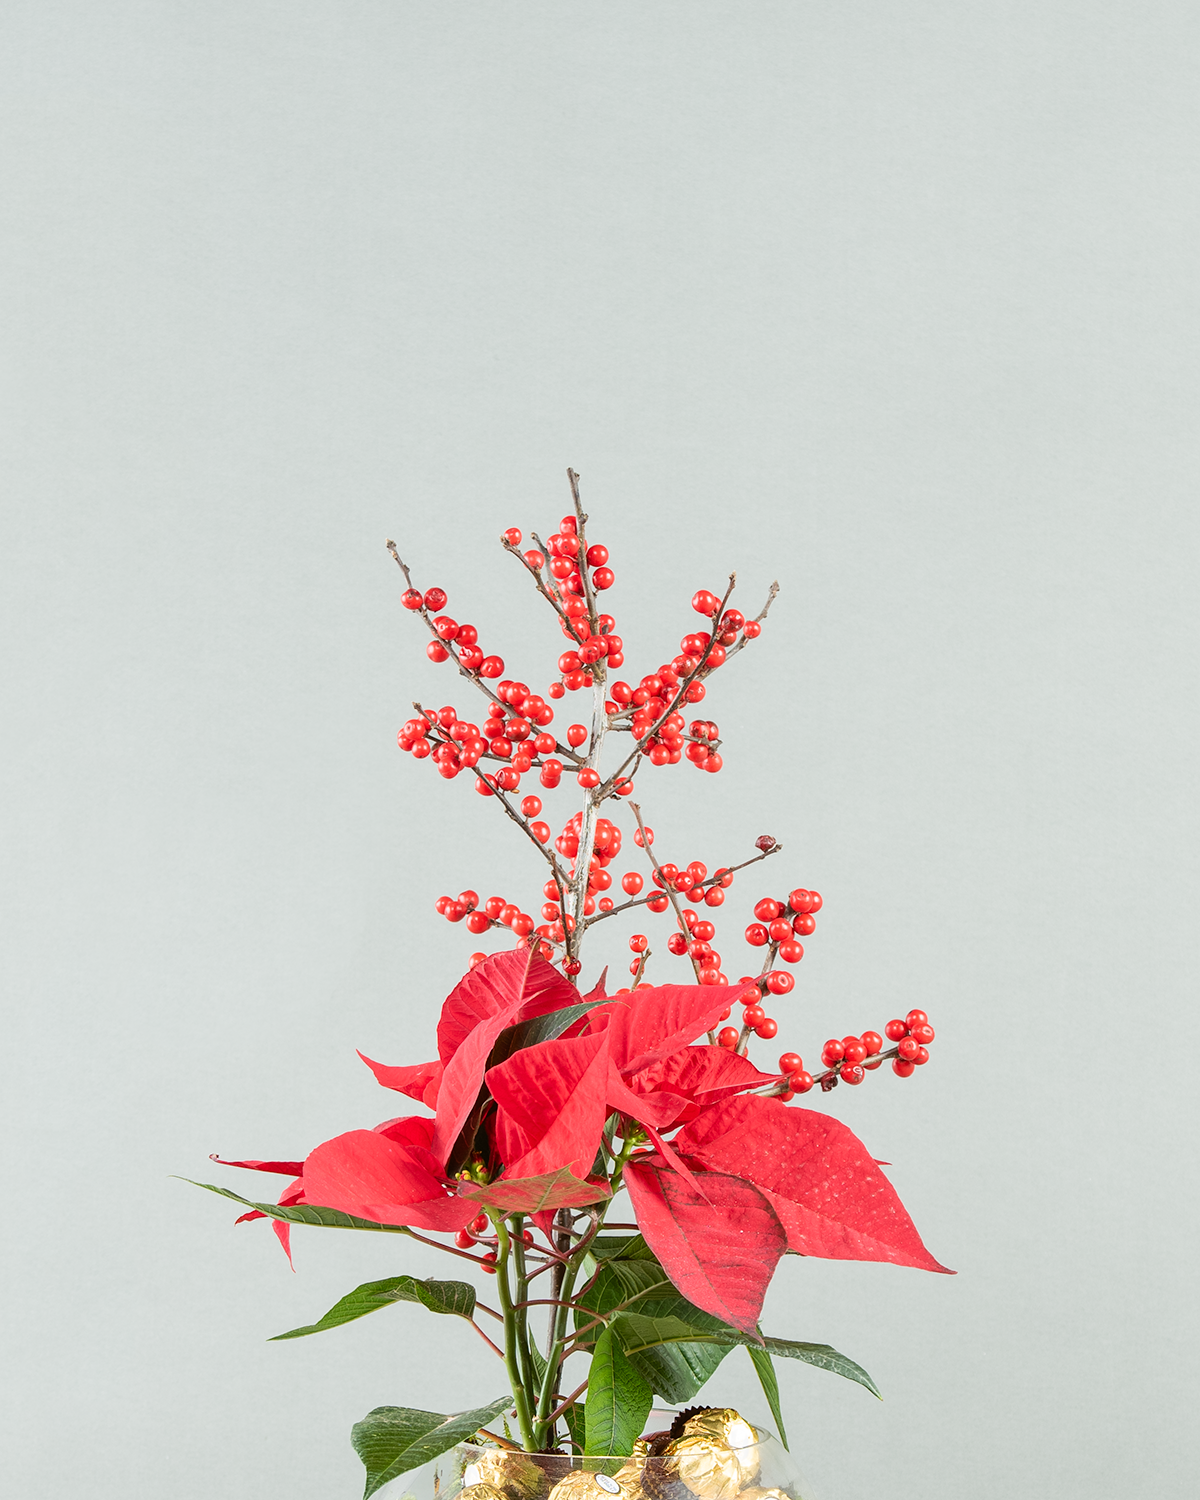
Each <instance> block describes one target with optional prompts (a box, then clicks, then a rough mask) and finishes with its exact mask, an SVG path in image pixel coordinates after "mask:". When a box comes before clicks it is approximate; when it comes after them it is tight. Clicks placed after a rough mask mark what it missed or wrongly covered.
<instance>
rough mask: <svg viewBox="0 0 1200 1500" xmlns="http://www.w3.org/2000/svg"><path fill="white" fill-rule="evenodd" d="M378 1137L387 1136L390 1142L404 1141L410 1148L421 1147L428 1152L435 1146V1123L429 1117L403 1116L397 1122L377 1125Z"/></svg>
mask: <svg viewBox="0 0 1200 1500" xmlns="http://www.w3.org/2000/svg"><path fill="white" fill-rule="evenodd" d="M375 1134H376V1135H386V1136H387V1138H388V1140H389V1141H403V1142H404V1143H405V1144H406V1145H409V1146H421V1147H422V1148H423V1149H424V1150H426V1151H428V1150H430V1149H431V1147H432V1146H433V1121H432V1120H431V1119H429V1117H428V1116H427V1115H401V1116H400V1117H399V1119H396V1120H385V1121H384V1122H383V1124H382V1125H376V1127H375Z"/></svg>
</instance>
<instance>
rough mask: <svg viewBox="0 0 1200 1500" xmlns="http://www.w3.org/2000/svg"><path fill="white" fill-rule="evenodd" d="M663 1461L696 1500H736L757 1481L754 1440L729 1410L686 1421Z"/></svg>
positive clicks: (748, 1427)
mask: <svg viewBox="0 0 1200 1500" xmlns="http://www.w3.org/2000/svg"><path fill="white" fill-rule="evenodd" d="M663 1459H664V1461H666V1460H669V1464H667V1463H665V1462H664V1467H666V1468H667V1472H668V1473H669V1474H671V1473H673V1474H674V1475H677V1476H678V1477H679V1479H680V1480H682V1481H683V1483H684V1484H685V1485H686V1486H687V1488H688V1489H689V1490H690V1491H691V1493H692V1494H693V1495H695V1496H697V1497H698V1500H736V1497H737V1496H738V1494H739V1493H740V1492H741V1491H742V1490H744V1489H745V1488H746V1487H747V1486H748V1485H751V1484H753V1482H754V1480H755V1479H757V1478H758V1471H759V1468H760V1460H759V1454H758V1436H757V1434H756V1433H755V1431H754V1428H753V1427H751V1425H750V1423H749V1422H747V1421H746V1420H745V1418H744V1417H742V1416H741V1415H740V1414H739V1413H738V1412H736V1411H734V1410H733V1409H732V1407H727V1406H717V1407H711V1408H710V1409H709V1410H708V1411H701V1412H697V1413H696V1414H695V1415H694V1416H690V1417H688V1419H687V1421H686V1422H685V1423H684V1425H683V1431H682V1433H681V1434H680V1436H679V1437H677V1438H674V1439H673V1440H672V1441H671V1442H670V1443H668V1444H667V1445H666V1448H665V1449H664V1450H663ZM661 1488H664V1489H665V1488H667V1486H661ZM662 1500H666V1496H665V1495H664V1496H663V1497H662Z"/></svg>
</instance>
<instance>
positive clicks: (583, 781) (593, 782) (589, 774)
mask: <svg viewBox="0 0 1200 1500" xmlns="http://www.w3.org/2000/svg"><path fill="white" fill-rule="evenodd" d="M575 780H576V781H577V782H578V783H579V785H580V786H582V787H586V788H587V790H588V791H591V789H592V787H594V786H599V785H600V772H599V771H597V770H595V769H594V768H593V767H592V766H584V768H583V770H582V771H580V773H579V775H578V776H576V778H575Z"/></svg>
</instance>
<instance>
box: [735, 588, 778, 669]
mask: <svg viewBox="0 0 1200 1500" xmlns="http://www.w3.org/2000/svg"><path fill="white" fill-rule="evenodd" d="M778 592H779V584H778V582H775V583H773V584H772V585H771V588H770V591H769V593H768V594H767V602H766V603H765V604H764V605H763V607H762V608H761V609H760V610H759V612H758V613H757V614H756V615H755V616H754V620H755V623H756V624H758V625H761V624H762V622H763V621H764V620H765V619H766V618H767V611H768V610H769V609H770V608H771V605H772V604H774V603H775V595H776V594H778ZM747 645H749V641H748V640H747V638H746V637H745V636H743V637H742V638H741V640H740V641H735V642H734V644H733V645H732V646H730V647H729V649H728V650H727V651H726V652H725V660H726V661H728V660H729V658H730V657H731V656H736V655H737V654H738V652H739V651H741V650H743V649H744V648H745V647H746V646H747Z"/></svg>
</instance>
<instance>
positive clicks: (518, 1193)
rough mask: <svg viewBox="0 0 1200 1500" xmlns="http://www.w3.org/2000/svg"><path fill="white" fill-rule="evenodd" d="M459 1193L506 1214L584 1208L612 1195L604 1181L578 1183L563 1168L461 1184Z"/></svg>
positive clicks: (538, 1215) (476, 1202)
mask: <svg viewBox="0 0 1200 1500" xmlns="http://www.w3.org/2000/svg"><path fill="white" fill-rule="evenodd" d="M458 1191H459V1196H460V1197H462V1198H466V1199H467V1200H468V1201H469V1202H471V1203H474V1204H475V1205H476V1206H477V1207H479V1208H497V1209H500V1210H501V1211H502V1212H503V1213H506V1214H532V1215H534V1216H536V1217H537V1218H539V1219H540V1216H541V1215H542V1214H553V1212H554V1210H555V1209H558V1208H585V1207H586V1206H587V1205H588V1204H589V1203H601V1202H603V1200H604V1199H605V1198H608V1197H611V1194H610V1193H609V1190H608V1185H607V1183H595V1182H580V1180H579V1178H578V1177H575V1176H573V1175H572V1174H571V1173H570V1172H569V1171H568V1170H567V1169H566V1167H560V1168H559V1170H558V1171H557V1172H544V1173H542V1174H541V1175H540V1176H538V1177H517V1178H509V1177H502V1178H501V1179H500V1180H499V1182H489V1183H486V1184H480V1185H479V1186H475V1185H474V1184H468V1183H463V1184H462V1186H461V1187H460V1188H459V1190H458Z"/></svg>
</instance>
